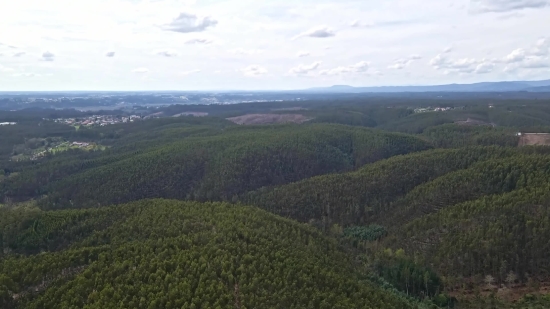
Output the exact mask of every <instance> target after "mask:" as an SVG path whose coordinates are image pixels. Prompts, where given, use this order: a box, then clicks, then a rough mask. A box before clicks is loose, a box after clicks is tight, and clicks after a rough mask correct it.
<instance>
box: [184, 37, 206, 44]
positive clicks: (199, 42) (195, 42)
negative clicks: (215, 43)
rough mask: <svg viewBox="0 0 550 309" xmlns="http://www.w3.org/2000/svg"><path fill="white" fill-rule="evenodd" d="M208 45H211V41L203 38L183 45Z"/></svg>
mask: <svg viewBox="0 0 550 309" xmlns="http://www.w3.org/2000/svg"><path fill="white" fill-rule="evenodd" d="M210 43H212V40H209V39H205V38H196V39H191V40H188V41H186V42H185V44H210Z"/></svg>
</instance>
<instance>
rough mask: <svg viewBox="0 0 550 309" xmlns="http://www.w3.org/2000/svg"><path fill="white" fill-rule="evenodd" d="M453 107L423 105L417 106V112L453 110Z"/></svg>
mask: <svg viewBox="0 0 550 309" xmlns="http://www.w3.org/2000/svg"><path fill="white" fill-rule="evenodd" d="M452 109H453V108H452V107H423V108H415V110H414V112H415V113H427V112H445V111H450V110H452Z"/></svg>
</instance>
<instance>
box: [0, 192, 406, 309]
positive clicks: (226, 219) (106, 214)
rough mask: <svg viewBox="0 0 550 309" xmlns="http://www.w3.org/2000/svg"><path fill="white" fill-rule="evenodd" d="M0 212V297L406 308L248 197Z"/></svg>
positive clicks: (307, 230) (31, 301)
mask: <svg viewBox="0 0 550 309" xmlns="http://www.w3.org/2000/svg"><path fill="white" fill-rule="evenodd" d="M0 223H1V227H2V247H3V250H2V251H1V252H9V251H11V252H17V253H19V254H23V255H13V254H10V253H8V254H7V255H5V256H3V257H2V258H1V259H0V274H1V275H0V305H1V307H2V308H7V309H8V308H90V309H92V308H97V309H105V308H166V309H170V308H228V309H229V308H236V307H237V308H327V309H328V308H342V309H344V308H345V309H347V308H381V309H384V308H415V306H413V305H412V304H410V303H408V302H407V301H405V300H402V299H400V298H399V297H397V296H395V295H393V294H390V293H389V292H385V291H382V290H381V289H379V288H377V287H375V286H373V285H372V284H370V283H368V282H365V281H360V280H359V279H360V273H357V272H356V270H355V269H354V267H353V262H352V261H351V257H350V256H349V255H346V254H345V253H344V252H342V251H341V250H340V249H339V247H338V244H337V242H336V241H334V240H333V239H330V238H326V237H325V236H323V235H322V234H321V233H320V232H319V231H317V230H316V229H314V228H312V227H309V226H307V225H302V224H298V223H295V222H292V221H290V220H287V219H283V218H280V217H277V216H274V215H271V214H269V213H267V212H264V211H261V210H258V209H255V208H252V207H242V206H240V207H236V206H233V205H229V204H220V203H213V204H200V203H196V202H180V201H170V200H144V201H140V202H135V203H132V204H127V205H119V206H115V207H104V208H99V209H88V210H64V211H47V212H43V211H38V210H34V211H32V210H22V209H16V210H11V211H5V212H3V213H2V216H1V217H0ZM8 249H9V250H8ZM40 251H43V253H40V254H34V253H36V252H40Z"/></svg>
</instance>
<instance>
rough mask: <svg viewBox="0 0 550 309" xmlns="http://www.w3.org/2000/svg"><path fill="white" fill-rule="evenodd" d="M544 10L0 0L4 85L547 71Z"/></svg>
mask: <svg viewBox="0 0 550 309" xmlns="http://www.w3.org/2000/svg"><path fill="white" fill-rule="evenodd" d="M549 13H550V1H548V0H515V1H511V0H472V1H465V0H457V1H446V0H445V1H435V0H427V1H422V2H421V1H418V0H407V1H405V0H390V1H384V2H383V3H364V2H362V1H357V0H342V1H338V2H335V1H326V0H320V1H313V0H303V1H300V2H299V3H296V2H293V1H286V0H285V1H274V0H273V1H261V3H259V2H257V1H251V0H239V1H224V0H205V1H200V0H197V1H193V0H186V1H175V0H143V1H141V0H109V1H107V0H97V1H93V2H92V1H89V2H81V1H79V2H78V3H76V2H74V1H68V0H59V1H38V0H20V1H17V2H3V3H2V4H0V29H3V31H0V91H30V90H36V91H48V90H51V91H54V90H106V91H108V90H130V91H132V90H229V89H231V90H278V89H281V90H290V89H305V88H311V87H328V86H332V85H351V86H399V85H441V84H452V83H475V82H484V81H506V80H514V81H515V80H544V79H550V38H548V37H547V36H548V34H547V31H546V27H543V25H545V24H548V21H547V20H548V16H549ZM541 26H542V27H541ZM6 29H9V31H5V30H6Z"/></svg>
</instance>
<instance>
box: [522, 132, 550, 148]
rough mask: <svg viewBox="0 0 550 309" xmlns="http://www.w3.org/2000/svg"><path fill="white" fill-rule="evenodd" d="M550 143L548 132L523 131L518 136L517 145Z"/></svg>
mask: <svg viewBox="0 0 550 309" xmlns="http://www.w3.org/2000/svg"><path fill="white" fill-rule="evenodd" d="M528 145H550V134H549V133H523V134H522V135H521V136H520V138H519V146H528Z"/></svg>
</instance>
